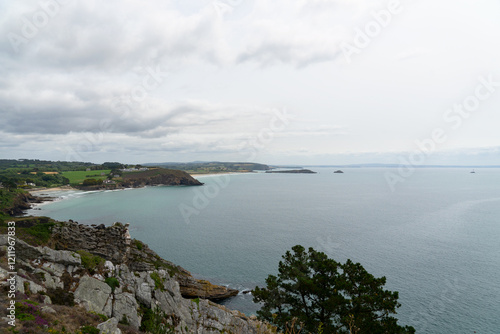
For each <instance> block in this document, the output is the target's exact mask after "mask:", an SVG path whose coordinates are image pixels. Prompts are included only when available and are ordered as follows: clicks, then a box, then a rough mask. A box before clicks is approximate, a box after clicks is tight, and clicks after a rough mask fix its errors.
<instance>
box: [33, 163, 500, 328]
mask: <svg viewBox="0 0 500 334" xmlns="http://www.w3.org/2000/svg"><path fill="white" fill-rule="evenodd" d="M313 170H315V171H317V172H319V173H318V174H264V173H252V174H239V175H231V176H216V177H214V176H212V177H210V176H205V177H198V178H199V179H200V180H201V181H202V182H205V186H203V187H148V188H142V189H133V190H125V191H104V192H94V193H80V192H70V193H67V192H66V193H64V194H61V195H64V197H66V200H62V201H58V202H54V203H51V204H45V205H42V206H40V208H41V210H32V211H31V212H30V213H31V214H36V215H47V216H50V217H53V218H55V219H59V220H67V219H73V220H76V221H78V222H80V223H86V224H100V223H104V224H107V225H108V224H112V223H113V222H115V221H120V222H123V223H130V224H131V234H132V237H134V238H137V239H140V240H142V241H144V242H146V243H147V244H149V245H150V247H151V248H152V249H154V250H155V251H156V252H157V253H158V254H160V255H161V256H162V257H164V258H166V259H168V260H171V261H173V262H174V263H176V264H179V265H181V266H183V267H184V268H186V269H188V270H190V271H191V272H192V273H193V274H194V275H195V276H197V277H203V278H207V279H210V280H211V281H213V282H214V283H218V284H226V285H228V286H230V287H233V288H237V289H240V290H245V289H252V288H254V287H255V286H256V285H260V286H262V285H264V280H265V278H266V277H267V275H268V274H275V273H276V271H277V266H278V262H279V260H280V258H281V255H283V254H284V253H285V251H286V250H289V249H290V248H291V247H292V246H294V245H296V244H301V245H303V246H305V247H314V248H315V249H317V250H321V251H324V252H325V253H327V254H328V255H329V256H331V257H333V258H334V259H336V260H338V261H345V260H346V259H347V258H350V259H352V260H353V261H357V262H360V263H361V264H362V265H363V266H364V267H365V268H366V269H367V270H368V272H370V273H372V274H374V275H375V276H386V277H387V288H388V289H390V290H396V291H399V295H400V298H399V300H400V302H401V304H402V307H401V308H400V309H399V314H398V317H399V319H400V322H401V323H402V324H408V325H412V326H414V327H415V328H416V329H417V332H419V333H474V332H476V333H500V241H499V240H500V219H499V218H500V205H499V204H500V170H498V169H480V170H477V171H476V174H470V173H469V170H465V169H421V170H417V171H416V172H415V174H414V175H413V176H411V177H409V178H408V179H406V181H405V182H404V183H400V184H398V185H397V187H396V189H395V191H394V192H392V191H391V189H390V188H389V186H388V185H387V183H386V181H385V177H384V174H385V173H386V172H387V171H394V170H391V169H371V168H367V169H345V170H344V171H345V173H344V174H333V170H332V169H327V168H313ZM226 304H227V305H228V306H229V307H230V308H234V309H239V310H241V311H243V312H246V313H254V312H255V310H256V309H257V305H255V304H253V303H252V296H251V295H249V294H243V293H241V294H240V295H239V296H237V297H235V298H233V299H231V300H229V301H227V302H226Z"/></svg>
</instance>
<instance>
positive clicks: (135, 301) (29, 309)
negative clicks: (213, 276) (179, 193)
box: [0, 221, 276, 334]
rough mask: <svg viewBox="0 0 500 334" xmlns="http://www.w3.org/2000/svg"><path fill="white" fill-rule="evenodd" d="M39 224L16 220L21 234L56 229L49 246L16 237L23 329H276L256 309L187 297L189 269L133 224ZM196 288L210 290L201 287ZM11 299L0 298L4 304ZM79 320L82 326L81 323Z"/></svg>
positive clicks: (0, 281) (2, 277)
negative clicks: (135, 234) (249, 311)
mask: <svg viewBox="0 0 500 334" xmlns="http://www.w3.org/2000/svg"><path fill="white" fill-rule="evenodd" d="M16 224H17V223H16ZM37 224H38V223H37ZM37 224H36V225H33V226H29V224H28V223H26V222H25V223H23V224H20V225H19V226H18V227H17V231H19V235H21V236H22V235H23V233H24V232H29V230H30V229H32V230H33V231H35V230H36V231H38V232H40V231H50V232H49V233H50V237H49V238H48V239H47V238H45V239H44V244H45V245H44V246H41V245H40V246H32V245H30V244H28V243H26V242H24V241H22V240H19V239H18V240H17V244H16V270H17V275H16V276H15V278H16V282H15V286H16V290H17V291H18V293H17V296H16V300H17V301H18V302H17V303H16V307H17V311H16V312H20V313H17V314H18V315H19V314H25V315H24V316H23V317H18V320H17V321H18V323H17V324H16V327H17V328H16V329H21V332H22V329H23V328H25V327H26V328H29V329H30V330H31V332H36V333H45V332H47V333H49V332H50V333H57V332H59V331H60V330H61V328H65V330H70V332H76V331H77V330H78V329H80V330H81V328H84V327H83V325H82V324H81V323H83V322H85V323H86V326H87V327H86V328H90V327H89V326H91V327H92V328H94V327H96V328H98V329H100V332H99V333H104V332H105V330H107V333H114V334H118V333H122V331H123V332H125V333H141V332H150V331H151V329H152V328H158V326H165V328H167V329H168V330H169V331H168V333H207V334H208V333H255V334H257V333H275V332H276V331H275V329H274V328H272V327H271V326H270V325H269V324H267V323H263V322H261V321H259V320H257V319H256V318H255V317H247V316H245V315H244V314H242V313H240V312H238V311H231V310H229V309H227V308H226V307H224V306H221V305H218V304H215V303H213V302H212V301H210V300H208V299H202V298H196V299H186V298H184V297H185V295H184V293H183V287H182V284H185V283H184V282H183V279H184V280H187V281H189V279H188V278H189V277H190V274H189V272H187V271H186V270H184V269H183V268H181V267H178V266H175V265H174V264H172V263H170V262H168V261H165V260H163V259H161V258H160V257H159V256H158V255H156V253H154V252H153V251H152V250H150V249H149V248H148V247H147V245H145V244H143V243H141V242H140V241H137V240H133V239H130V236H129V235H128V229H127V227H126V226H123V225H121V224H115V225H114V226H112V227H104V226H97V227H94V228H92V227H88V226H83V225H79V224H76V223H72V222H69V223H54V222H47V221H45V222H44V223H42V224H45V225H43V226H42V227H40V226H39V225H37ZM21 225H22V226H24V227H23V228H21ZM25 228H27V230H24V229H25ZM21 230H22V231H21ZM7 245H8V243H7V236H6V235H0V252H2V253H3V254H5V252H6V249H7ZM49 246H51V247H49ZM77 246H78V247H81V248H80V249H76V247H77ZM54 248H55V249H54ZM2 258H5V256H2ZM1 267H3V268H1ZM6 269H7V265H6V261H5V260H2V261H0V285H2V286H3V287H5V288H8V286H9V285H10V283H11V281H9V282H7V281H6V278H9V273H8V272H9V271H11V270H6ZM179 278H182V279H179ZM193 281H196V282H197V284H199V286H200V287H206V284H208V285H209V287H210V288H208V289H207V291H210V289H211V288H212V287H213V285H211V284H210V283H208V282H206V281H197V280H194V279H193ZM185 289H186V288H185V287H184V290H185ZM190 289H191V288H190ZM204 292H205V291H204ZM194 294H195V295H198V296H200V297H203V296H202V295H200V291H199V290H196V292H195V293H194ZM23 299H24V300H23ZM6 303H7V301H5V300H4V301H0V304H1V309H2V310H4V311H2V312H5V310H6V307H4V306H6ZM22 312H26V313H22ZM86 312H90V313H86ZM30 314H32V315H33V319H31V318H30ZM68 314H70V315H71V316H67V315H68ZM21 318H22V319H21ZM66 318H67V319H68V321H66V320H65V319H66ZM78 322H80V325H79V326H80V327H76V328H75V326H76V323H78ZM2 325H5V322H3V324H2ZM2 325H0V330H1V329H2ZM72 326H73V327H72ZM4 328H5V327H4ZM37 328H38V329H39V331H37ZM72 328H74V329H72ZM49 329H50V330H49ZM51 330H52V331H51Z"/></svg>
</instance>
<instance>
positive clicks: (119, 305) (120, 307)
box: [113, 292, 141, 329]
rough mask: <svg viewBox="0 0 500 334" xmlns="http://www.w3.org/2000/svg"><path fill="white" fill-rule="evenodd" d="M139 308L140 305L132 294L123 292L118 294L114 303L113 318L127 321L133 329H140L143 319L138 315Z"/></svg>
mask: <svg viewBox="0 0 500 334" xmlns="http://www.w3.org/2000/svg"><path fill="white" fill-rule="evenodd" d="M138 308H139V304H138V303H137V301H136V299H135V297H134V295H132V294H131V293H128V292H123V293H119V294H116V295H115V301H114V303H113V317H115V318H117V319H120V320H122V319H123V320H126V322H128V323H129V324H130V325H131V326H132V327H134V328H135V329H139V327H140V325H141V317H139V315H138V314H137V309H138Z"/></svg>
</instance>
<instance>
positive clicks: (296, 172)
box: [266, 169, 316, 174]
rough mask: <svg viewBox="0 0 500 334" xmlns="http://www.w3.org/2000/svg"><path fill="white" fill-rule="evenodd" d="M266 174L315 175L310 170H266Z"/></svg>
mask: <svg viewBox="0 0 500 334" xmlns="http://www.w3.org/2000/svg"><path fill="white" fill-rule="evenodd" d="M266 173H283V174H316V172H313V171H312V170H310V169H290V170H268V171H266Z"/></svg>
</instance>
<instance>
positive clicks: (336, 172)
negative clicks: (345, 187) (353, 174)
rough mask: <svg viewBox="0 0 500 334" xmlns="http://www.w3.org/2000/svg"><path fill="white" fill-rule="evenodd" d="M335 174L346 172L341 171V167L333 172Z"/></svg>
mask: <svg viewBox="0 0 500 334" xmlns="http://www.w3.org/2000/svg"><path fill="white" fill-rule="evenodd" d="M333 173H334V174H343V173H344V172H343V171H341V170H340V169H339V170H336V171H335V172H333Z"/></svg>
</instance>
